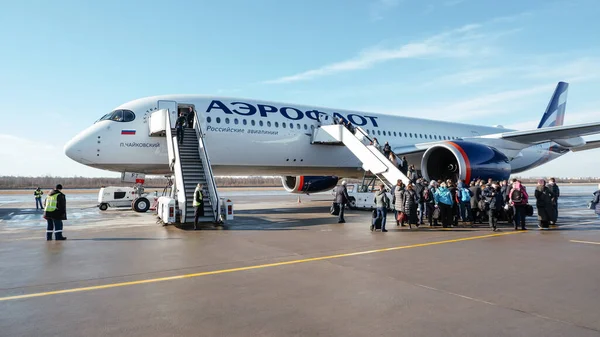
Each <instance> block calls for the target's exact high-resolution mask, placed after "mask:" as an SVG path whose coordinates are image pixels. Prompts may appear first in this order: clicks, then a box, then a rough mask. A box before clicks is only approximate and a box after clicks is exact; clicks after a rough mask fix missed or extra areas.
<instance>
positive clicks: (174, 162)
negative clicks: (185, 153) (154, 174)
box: [165, 111, 187, 223]
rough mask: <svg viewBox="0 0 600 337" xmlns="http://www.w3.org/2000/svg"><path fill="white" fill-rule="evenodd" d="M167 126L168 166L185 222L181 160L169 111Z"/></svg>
mask: <svg viewBox="0 0 600 337" xmlns="http://www.w3.org/2000/svg"><path fill="white" fill-rule="evenodd" d="M166 122H167V127H166V128H165V131H166V136H167V149H168V150H167V151H168V152H169V167H170V169H171V171H173V173H174V174H175V188H174V190H175V194H176V195H177V203H178V205H179V210H181V219H182V220H183V222H182V223H185V217H186V211H187V210H186V201H187V199H186V197H185V184H184V181H183V170H182V169H181V162H180V160H179V145H178V143H177V136H175V137H173V132H172V131H173V129H171V116H170V112H169V111H167V117H166Z"/></svg>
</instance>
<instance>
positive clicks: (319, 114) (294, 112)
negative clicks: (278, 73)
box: [206, 100, 378, 127]
mask: <svg viewBox="0 0 600 337" xmlns="http://www.w3.org/2000/svg"><path fill="white" fill-rule="evenodd" d="M218 110H221V111H222V112H223V113H226V114H228V115H232V114H234V113H236V114H238V115H242V116H253V115H255V114H257V113H258V114H260V116H261V117H269V114H274V113H279V114H281V115H282V116H283V117H285V118H287V119H289V120H294V121H297V120H301V119H303V118H305V117H306V118H308V119H312V120H315V121H316V120H317V119H319V120H321V121H326V120H328V119H329V117H328V115H333V116H334V117H337V118H343V119H345V120H347V121H350V122H351V123H352V124H354V125H356V126H363V125H367V124H368V123H369V122H370V123H371V125H373V126H374V127H378V125H377V120H376V119H377V117H373V116H361V115H357V114H349V115H347V116H344V115H342V114H340V113H337V112H333V113H331V114H328V113H326V112H323V111H318V110H309V111H302V110H300V109H297V108H293V107H276V106H272V105H266V104H256V106H255V105H252V104H250V103H244V102H231V103H229V106H228V105H227V104H225V103H223V102H221V101H219V100H213V101H212V102H211V103H210V105H209V106H208V108H207V109H206V112H217V111H218Z"/></svg>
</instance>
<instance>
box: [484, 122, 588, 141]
mask: <svg viewBox="0 0 600 337" xmlns="http://www.w3.org/2000/svg"><path fill="white" fill-rule="evenodd" d="M597 133H600V122H594V123H586V124H575V125H561V126H551V127H546V128H541V129H534V130H526V131H511V132H505V133H499V134H493V135H486V136H482V137H481V138H496V139H504V140H509V141H513V142H516V143H521V144H529V145H534V144H540V143H545V142H550V141H555V142H557V143H559V144H560V143H561V141H560V140H570V139H574V138H577V137H582V136H588V135H593V134H597ZM557 140H558V141H557ZM577 143H578V144H572V145H571V146H573V147H578V146H583V144H585V142H583V143H581V141H578V142H577ZM565 146H568V145H566V144H565Z"/></svg>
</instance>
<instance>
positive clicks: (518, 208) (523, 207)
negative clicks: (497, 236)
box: [508, 180, 529, 230]
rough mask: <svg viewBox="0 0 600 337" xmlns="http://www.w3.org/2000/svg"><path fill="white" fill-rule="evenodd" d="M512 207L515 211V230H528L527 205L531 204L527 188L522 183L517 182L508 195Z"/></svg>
mask: <svg viewBox="0 0 600 337" xmlns="http://www.w3.org/2000/svg"><path fill="white" fill-rule="evenodd" d="M508 197H509V202H510V205H511V206H513V207H514V209H515V215H514V222H515V230H518V229H519V226H520V227H521V229H522V230H526V229H527V228H526V227H525V216H526V213H527V203H528V202H529V195H528V194H527V191H526V190H525V186H523V184H521V181H519V180H517V181H516V182H515V183H514V184H513V187H512V189H511V190H510V192H509V193H508Z"/></svg>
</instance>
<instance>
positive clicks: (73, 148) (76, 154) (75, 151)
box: [65, 138, 81, 162]
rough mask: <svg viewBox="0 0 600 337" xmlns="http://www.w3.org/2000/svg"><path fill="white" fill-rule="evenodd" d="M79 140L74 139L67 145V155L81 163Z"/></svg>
mask: <svg viewBox="0 0 600 337" xmlns="http://www.w3.org/2000/svg"><path fill="white" fill-rule="evenodd" d="M77 143H78V141H77V139H76V138H73V139H71V140H70V141H69V142H67V144H65V155H66V156H67V157H69V158H71V159H73V160H74V161H76V162H79V161H81V149H80V147H79V146H77Z"/></svg>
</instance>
